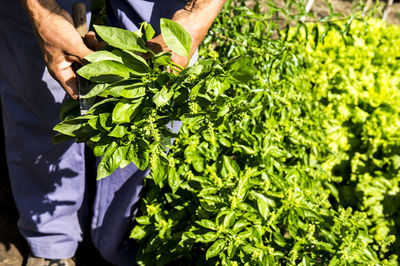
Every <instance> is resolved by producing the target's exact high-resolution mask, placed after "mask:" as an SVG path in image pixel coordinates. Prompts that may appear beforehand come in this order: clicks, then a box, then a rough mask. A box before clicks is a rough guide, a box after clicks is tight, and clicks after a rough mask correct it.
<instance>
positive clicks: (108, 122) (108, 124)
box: [99, 113, 112, 131]
mask: <svg viewBox="0 0 400 266" xmlns="http://www.w3.org/2000/svg"><path fill="white" fill-rule="evenodd" d="M99 119H100V125H101V126H102V127H103V128H104V129H105V130H107V131H110V130H111V128H112V119H111V114H110V113H101V114H100V115H99Z"/></svg>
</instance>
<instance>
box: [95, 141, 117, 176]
mask: <svg viewBox="0 0 400 266" xmlns="http://www.w3.org/2000/svg"><path fill="white" fill-rule="evenodd" d="M117 147H118V144H117V143H116V142H115V141H113V142H111V143H110V145H108V147H107V149H106V150H105V152H104V155H103V157H102V158H101V160H100V163H99V165H98V167H97V180H100V179H102V178H105V177H107V176H109V175H110V174H111V173H112V172H113V171H114V170H115V169H117V167H118V166H116V165H113V164H112V163H113V162H114V160H112V159H111V157H112V156H113V154H114V151H115V150H116V149H117Z"/></svg>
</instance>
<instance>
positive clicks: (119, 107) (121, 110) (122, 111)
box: [112, 98, 143, 123]
mask: <svg viewBox="0 0 400 266" xmlns="http://www.w3.org/2000/svg"><path fill="white" fill-rule="evenodd" d="M142 99H143V98H139V99H133V100H131V99H124V98H123V99H121V100H120V101H119V102H118V103H117V104H116V105H115V108H114V110H113V112H112V121H113V123H128V122H131V121H132V120H133V119H134V118H135V115H136V114H137V112H138V110H139V109H138V107H139V106H140V104H141V103H142Z"/></svg>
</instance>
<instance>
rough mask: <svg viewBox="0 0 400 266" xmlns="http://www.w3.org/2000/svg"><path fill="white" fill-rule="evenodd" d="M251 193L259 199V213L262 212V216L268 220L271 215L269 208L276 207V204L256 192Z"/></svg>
mask: <svg viewBox="0 0 400 266" xmlns="http://www.w3.org/2000/svg"><path fill="white" fill-rule="evenodd" d="M250 193H251V195H252V196H253V197H255V198H256V199H257V206H258V211H259V212H260V214H261V216H262V217H263V218H264V219H265V220H267V219H268V215H269V207H272V206H274V205H275V203H274V202H273V201H272V200H271V199H269V198H267V197H266V196H264V195H262V194H260V193H257V192H255V191H251V192H250Z"/></svg>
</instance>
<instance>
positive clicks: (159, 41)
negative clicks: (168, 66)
mask: <svg viewBox="0 0 400 266" xmlns="http://www.w3.org/2000/svg"><path fill="white" fill-rule="evenodd" d="M146 46H147V47H149V48H150V49H151V50H152V51H153V52H154V53H156V54H157V53H160V52H170V53H171V54H172V57H171V61H172V62H174V63H175V64H177V65H179V66H181V67H183V68H185V67H186V66H187V64H188V63H189V61H188V58H187V57H186V56H180V55H177V54H175V53H173V52H172V51H171V49H169V48H168V46H167V45H166V44H165V42H164V40H163V38H162V36H161V34H160V35H157V36H156V37H154V38H153V39H151V40H148V41H147V42H146Z"/></svg>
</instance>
